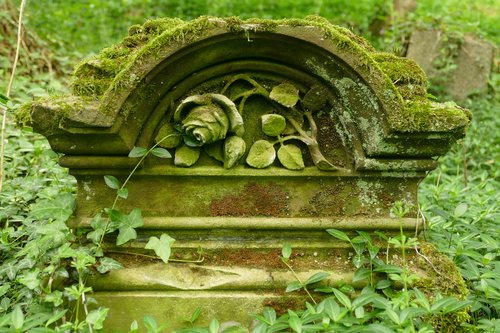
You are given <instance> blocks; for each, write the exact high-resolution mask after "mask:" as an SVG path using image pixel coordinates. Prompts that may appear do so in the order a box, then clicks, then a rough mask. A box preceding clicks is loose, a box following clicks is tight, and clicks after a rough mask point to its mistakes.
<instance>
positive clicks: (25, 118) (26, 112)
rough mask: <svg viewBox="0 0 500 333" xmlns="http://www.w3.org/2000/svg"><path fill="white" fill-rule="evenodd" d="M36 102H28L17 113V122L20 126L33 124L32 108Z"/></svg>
mask: <svg viewBox="0 0 500 333" xmlns="http://www.w3.org/2000/svg"><path fill="white" fill-rule="evenodd" d="M33 104H34V102H28V103H24V104H23V105H21V106H20V107H19V108H18V109H17V110H16V113H15V119H16V123H17V124H18V125H19V126H31V110H32V109H33Z"/></svg>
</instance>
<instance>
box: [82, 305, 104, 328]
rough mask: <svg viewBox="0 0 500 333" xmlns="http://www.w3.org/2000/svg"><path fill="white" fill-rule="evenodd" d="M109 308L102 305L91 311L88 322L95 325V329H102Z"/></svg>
mask: <svg viewBox="0 0 500 333" xmlns="http://www.w3.org/2000/svg"><path fill="white" fill-rule="evenodd" d="M108 311H109V309H108V308H103V307H100V308H99V309H95V310H92V311H90V312H89V314H88V315H87V318H86V320H87V322H88V323H89V324H91V325H92V326H93V328H94V329H96V330H100V329H102V327H103V326H102V325H103V323H104V320H105V319H106V316H107V315H108Z"/></svg>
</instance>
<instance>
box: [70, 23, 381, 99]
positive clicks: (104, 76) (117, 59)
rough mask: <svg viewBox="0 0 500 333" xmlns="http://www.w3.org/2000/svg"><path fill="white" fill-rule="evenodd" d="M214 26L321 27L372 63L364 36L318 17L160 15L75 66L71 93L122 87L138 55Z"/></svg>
mask: <svg viewBox="0 0 500 333" xmlns="http://www.w3.org/2000/svg"><path fill="white" fill-rule="evenodd" d="M216 26H220V27H224V28H226V29H227V30H229V31H232V32H244V31H247V32H252V31H273V30H275V29H276V28H277V27H279V26H292V27H294V26H314V27H317V28H319V29H320V30H322V31H323V32H324V34H325V37H327V38H330V39H331V40H333V41H335V43H336V45H337V46H338V47H339V48H341V49H349V50H351V51H353V52H355V53H356V54H357V55H358V56H359V58H360V59H362V61H361V62H362V63H363V64H364V65H369V64H370V63H374V62H373V61H372V60H371V58H370V56H369V53H370V52H374V49H373V47H372V46H371V45H370V44H369V43H368V42H367V41H366V40H365V39H364V38H362V37H359V36H356V35H355V34H353V33H352V32H351V31H350V30H348V29H346V28H342V27H337V26H334V25H332V24H331V23H329V22H328V21H327V20H326V19H324V18H321V17H318V16H308V17H307V18H305V19H282V20H268V19H249V20H241V19H240V18H238V17H228V18H225V19H219V18H214V17H209V16H202V17H199V18H197V19H195V20H192V21H189V22H185V21H182V20H180V19H165V18H161V19H155V20H149V21H146V22H145V23H144V24H143V25H133V26H131V27H130V28H129V35H128V36H126V37H125V38H124V39H123V40H122V42H121V43H120V44H118V45H114V46H112V47H109V48H106V49H104V50H103V51H102V52H101V53H100V54H99V55H97V56H94V57H92V58H90V59H88V60H85V61H83V62H82V63H80V64H79V65H77V66H76V68H75V72H74V80H73V83H72V88H73V93H74V94H76V95H87V96H97V97H99V96H102V95H103V94H104V92H105V91H106V90H108V89H109V88H112V87H115V88H116V87H117V86H119V87H123V82H122V83H120V82H118V81H120V80H121V79H123V77H125V76H126V75H125V74H126V73H122V72H123V71H124V70H125V69H126V68H127V66H129V65H130V64H132V63H134V62H135V60H137V59H138V58H139V57H144V56H146V55H151V56H154V55H156V54H157V53H158V51H159V50H160V49H161V48H162V47H163V46H164V45H167V44H169V43H170V42H180V41H182V42H189V41H190V40H191V39H194V38H197V37H198V35H200V34H202V33H203V32H204V31H206V30H208V29H209V28H211V27H216ZM110 61H111V62H112V63H110ZM125 72H126V71H125ZM120 74H121V75H120ZM125 86H126V85H125Z"/></svg>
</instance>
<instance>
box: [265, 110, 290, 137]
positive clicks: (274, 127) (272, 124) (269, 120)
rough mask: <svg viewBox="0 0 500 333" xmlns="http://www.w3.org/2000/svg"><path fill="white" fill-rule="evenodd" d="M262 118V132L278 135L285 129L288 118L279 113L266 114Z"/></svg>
mask: <svg viewBox="0 0 500 333" xmlns="http://www.w3.org/2000/svg"><path fill="white" fill-rule="evenodd" d="M261 119H262V132H264V134H266V135H268V136H278V135H280V134H281V133H283V131H284V130H285V127H286V119H285V117H283V116H282V115H279V114H265V115H263V116H262V117H261Z"/></svg>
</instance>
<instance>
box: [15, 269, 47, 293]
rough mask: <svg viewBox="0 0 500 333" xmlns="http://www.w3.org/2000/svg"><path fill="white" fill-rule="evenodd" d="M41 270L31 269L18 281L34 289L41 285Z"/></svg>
mask: <svg viewBox="0 0 500 333" xmlns="http://www.w3.org/2000/svg"><path fill="white" fill-rule="evenodd" d="M39 274H40V270H39V269H35V270H32V271H29V272H27V273H24V274H22V275H21V276H20V277H19V278H18V279H17V281H18V282H19V283H21V284H23V285H25V286H26V287H28V288H29V289H31V290H34V289H35V288H37V287H38V286H40V283H41V282H42V281H41V279H40V278H39V276H38V275H39Z"/></svg>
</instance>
